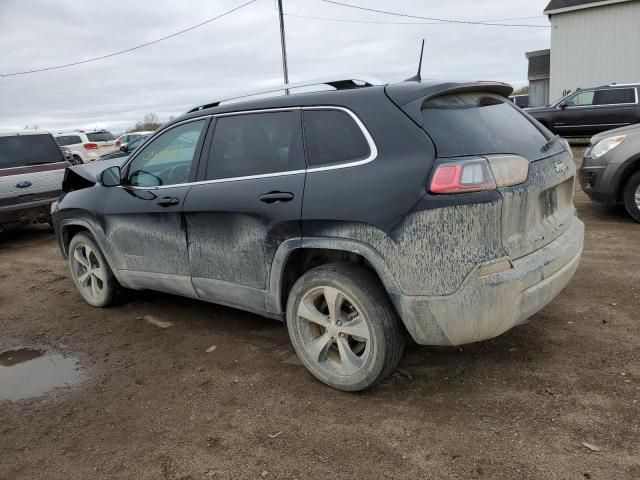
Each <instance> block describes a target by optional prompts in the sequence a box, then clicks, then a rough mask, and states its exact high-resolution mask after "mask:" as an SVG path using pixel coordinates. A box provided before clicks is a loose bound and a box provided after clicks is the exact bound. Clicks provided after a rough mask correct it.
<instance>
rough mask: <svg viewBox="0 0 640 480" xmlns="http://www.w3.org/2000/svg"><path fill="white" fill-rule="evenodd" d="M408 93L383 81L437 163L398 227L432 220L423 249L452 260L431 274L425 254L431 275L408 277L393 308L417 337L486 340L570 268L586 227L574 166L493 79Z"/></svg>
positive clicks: (552, 292) (561, 145)
mask: <svg viewBox="0 0 640 480" xmlns="http://www.w3.org/2000/svg"><path fill="white" fill-rule="evenodd" d="M405 89H406V87H405ZM415 90H416V91H414V95H413V96H414V97H416V98H412V97H408V98H409V99H410V100H409V101H407V97H406V92H404V93H405V97H402V96H401V95H394V91H393V86H391V87H388V88H387V91H388V92H389V95H390V97H391V98H392V99H393V100H394V101H396V102H397V103H398V104H399V106H400V107H401V108H403V110H404V111H405V112H406V113H407V114H408V115H410V116H411V117H412V118H413V119H414V120H415V121H416V123H418V124H419V125H420V126H421V128H422V129H423V130H424V131H425V132H426V133H427V134H428V135H429V137H430V138H431V140H432V141H433V143H434V145H435V148H436V159H435V162H434V167H433V171H432V173H431V176H430V181H429V186H428V193H427V195H426V196H425V197H424V198H423V199H422V200H421V202H420V203H419V205H417V206H416V207H414V210H415V212H414V213H412V214H411V215H409V216H408V217H407V218H405V219H404V220H403V222H402V224H401V225H400V226H399V227H398V228H400V229H407V228H415V224H420V225H424V226H425V227H427V226H428V225H430V224H433V223H434V220H433V219H434V217H436V218H437V219H438V220H437V223H438V224H439V227H438V231H436V232H432V233H429V237H430V238H429V241H428V245H427V244H425V245H423V246H422V247H423V248H425V249H430V248H433V245H441V248H440V249H439V251H438V255H442V256H443V258H445V259H446V260H447V262H448V263H449V265H448V268H442V269H440V268H438V269H437V271H431V270H432V269H431V268H430V266H429V263H431V261H433V260H435V259H429V256H428V255H427V262H426V264H424V265H422V267H423V269H424V270H422V271H423V272H424V271H425V270H426V271H430V275H429V280H428V281H426V282H423V283H422V287H421V288H416V287H415V285H420V284H419V283H418V282H415V281H414V282H413V283H412V285H413V288H410V285H408V284H407V285H406V286H405V288H403V289H402V290H403V295H400V296H399V298H398V300H397V302H396V305H397V308H398V310H399V311H400V314H401V316H402V318H403V320H404V321H405V325H407V327H408V328H409V330H410V332H411V333H412V335H413V337H414V338H415V339H416V340H417V341H418V342H419V343H425V344H443V345H457V344H463V343H469V342H474V341H478V340H483V339H487V338H491V337H494V336H497V335H499V334H501V333H503V332H505V331H506V330H508V329H510V328H511V327H513V326H515V325H517V324H519V323H522V322H524V321H525V320H527V319H528V318H529V317H530V316H531V315H533V314H534V313H535V312H537V311H538V310H539V309H541V308H542V307H544V306H545V305H546V304H548V303H549V302H550V301H551V300H552V299H553V298H554V297H555V296H556V295H557V294H558V293H559V292H560V291H561V290H562V288H564V286H565V285H566V283H567V282H568V281H569V280H570V279H571V277H572V276H573V273H574V272H575V269H576V268H577V265H578V262H579V259H580V256H581V252H582V241H583V229H584V227H583V224H582V222H580V221H579V220H578V219H577V218H576V211H575V207H574V205H573V191H574V181H575V173H576V167H575V163H574V161H573V157H572V155H571V153H570V149H569V147H568V145H567V144H566V143H565V142H564V141H563V140H561V139H559V138H556V137H553V136H552V135H551V134H550V133H549V132H548V131H546V129H544V127H542V126H540V125H539V124H538V123H537V122H536V121H535V120H533V119H532V118H530V117H528V116H527V115H526V114H523V113H522V112H521V111H519V110H518V109H516V108H514V107H513V106H512V105H511V104H510V103H509V102H508V101H507V100H506V99H505V98H504V94H505V93H506V89H505V90H504V91H501V87H500V85H499V84H492V85H487V86H483V85H482V84H475V85H462V86H460V85H458V86H452V87H450V88H442V87H440V89H436V90H435V91H429V89H428V88H426V89H424V90H425V92H424V94H420V92H419V88H417V87H416V88H415ZM394 97H395V98H394ZM418 112H419V113H418ZM434 205H438V210H436V211H434V210H433V207H434ZM436 212H437V213H436ZM412 224H414V226H413V227H412ZM414 249H415V247H412V246H410V245H407V249H405V251H406V250H408V251H410V252H411V251H413V250H414ZM413 253H414V254H415V255H418V252H417V251H416V252H413ZM409 258H410V257H409ZM409 258H407V257H406V256H404V258H402V259H400V258H399V259H398V264H399V266H398V269H400V268H406V265H407V264H408V263H409V262H408V260H409ZM423 258H424V257H423ZM436 264H439V265H442V262H441V261H436ZM403 265H404V266H403ZM442 267H444V265H442ZM409 268H410V267H409ZM416 274H418V272H416Z"/></svg>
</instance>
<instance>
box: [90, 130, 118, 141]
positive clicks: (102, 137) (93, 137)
mask: <svg viewBox="0 0 640 480" xmlns="http://www.w3.org/2000/svg"><path fill="white" fill-rule="evenodd" d="M87 138H88V139H89V141H90V142H110V141H111V140H115V139H116V137H114V136H113V134H112V133H111V132H96V133H87Z"/></svg>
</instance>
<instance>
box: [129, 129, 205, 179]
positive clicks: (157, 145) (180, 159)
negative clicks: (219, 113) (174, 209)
mask: <svg viewBox="0 0 640 480" xmlns="http://www.w3.org/2000/svg"><path fill="white" fill-rule="evenodd" d="M204 124H205V120H197V121H194V122H189V123H185V124H183V125H179V126H177V127H175V128H172V129H170V130H167V131H166V132H165V133H163V134H162V135H160V136H159V137H157V138H155V139H154V140H153V141H152V142H151V143H149V144H148V145H147V146H146V147H145V148H144V150H142V151H141V152H140V155H138V156H137V157H136V158H134V159H133V161H132V162H131V163H130V165H129V174H128V183H129V185H134V186H138V187H157V186H160V185H176V184H179V183H186V182H187V181H188V179H189V172H190V170H191V163H192V162H193V158H194V156H195V153H196V147H197V146H198V141H199V140H200V136H201V135H202V127H203V126H204Z"/></svg>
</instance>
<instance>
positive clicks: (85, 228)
mask: <svg viewBox="0 0 640 480" xmlns="http://www.w3.org/2000/svg"><path fill="white" fill-rule="evenodd" d="M58 232H59V234H58V242H59V243H60V250H61V252H62V256H63V257H64V259H65V260H67V259H68V258H69V243H70V242H71V239H72V238H73V237H74V236H75V235H77V234H78V233H82V232H87V233H89V235H91V238H93V240H94V241H95V242H96V243H97V245H98V247H99V248H100V252H101V253H102V255H103V256H104V258H105V260H106V261H107V264H108V265H109V268H110V269H111V271H112V272H113V275H114V276H115V277H116V280H118V282H119V283H120V284H121V285H123V283H122V279H121V278H120V275H119V274H118V270H117V269H116V268H114V263H113V262H112V261H111V258H110V257H109V252H108V250H107V249H105V247H104V244H103V242H102V238H101V237H100V236H99V235H98V234H97V232H96V230H95V228H94V227H93V226H92V225H91V224H90V223H89V222H87V221H86V220H82V219H65V220H61V221H60V223H59V224H58Z"/></svg>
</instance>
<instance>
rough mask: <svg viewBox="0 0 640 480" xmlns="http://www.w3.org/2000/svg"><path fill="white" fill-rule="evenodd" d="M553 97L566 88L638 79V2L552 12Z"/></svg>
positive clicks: (639, 24) (639, 10)
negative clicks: (557, 12)
mask: <svg viewBox="0 0 640 480" xmlns="http://www.w3.org/2000/svg"><path fill="white" fill-rule="evenodd" d="M550 20H551V27H552V28H551V82H550V91H549V99H550V100H551V102H555V101H556V100H558V99H559V98H561V97H562V94H563V92H565V91H566V90H571V91H575V90H576V89H577V88H588V87H595V86H599V85H607V84H610V83H614V82H615V83H635V82H640V54H639V53H638V46H639V45H640V1H638V0H635V1H629V2H624V3H615V4H611V5H605V6H598V7H593V8H585V9H583V10H575V11H571V12H565V13H559V14H555V15H551V18H550Z"/></svg>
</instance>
